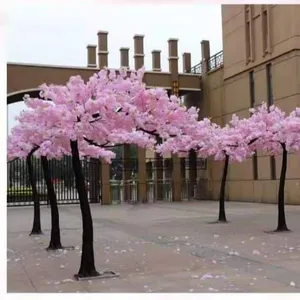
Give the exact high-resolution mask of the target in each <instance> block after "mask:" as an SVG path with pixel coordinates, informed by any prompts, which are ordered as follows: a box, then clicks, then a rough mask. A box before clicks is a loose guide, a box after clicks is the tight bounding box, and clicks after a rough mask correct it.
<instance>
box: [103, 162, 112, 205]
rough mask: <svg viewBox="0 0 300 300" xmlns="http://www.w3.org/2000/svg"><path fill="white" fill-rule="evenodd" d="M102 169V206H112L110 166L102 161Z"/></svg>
mask: <svg viewBox="0 0 300 300" xmlns="http://www.w3.org/2000/svg"><path fill="white" fill-rule="evenodd" d="M101 165H102V167H101V192H102V193H101V204H102V205H109V204H111V197H110V164H108V163H107V162H105V161H104V160H102V164H101Z"/></svg>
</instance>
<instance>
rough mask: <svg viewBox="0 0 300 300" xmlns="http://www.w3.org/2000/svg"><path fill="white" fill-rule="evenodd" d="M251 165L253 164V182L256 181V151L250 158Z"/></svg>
mask: <svg viewBox="0 0 300 300" xmlns="http://www.w3.org/2000/svg"><path fill="white" fill-rule="evenodd" d="M252 164H253V180H258V162H257V152H256V150H255V152H254V154H253V156H252Z"/></svg>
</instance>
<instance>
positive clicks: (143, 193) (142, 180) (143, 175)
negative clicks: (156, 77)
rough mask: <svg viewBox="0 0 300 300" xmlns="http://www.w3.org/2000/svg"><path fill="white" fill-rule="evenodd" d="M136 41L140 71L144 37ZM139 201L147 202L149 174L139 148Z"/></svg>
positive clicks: (139, 37)
mask: <svg viewBox="0 0 300 300" xmlns="http://www.w3.org/2000/svg"><path fill="white" fill-rule="evenodd" d="M133 41H134V56H133V58H134V68H135V70H138V69H140V68H141V67H143V66H144V57H145V55H144V35H141V34H136V35H134V37H133ZM137 156H138V174H137V180H138V201H139V202H146V201H147V186H146V185H147V172H146V149H144V148H140V147H138V154H137Z"/></svg>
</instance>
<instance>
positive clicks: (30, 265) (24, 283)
mask: <svg viewBox="0 0 300 300" xmlns="http://www.w3.org/2000/svg"><path fill="white" fill-rule="evenodd" d="M216 211H217V203H216V202H209V201H203V202H190V203H162V204H140V205H126V204H125V205H115V206H107V207H103V206H99V205H97V204H96V205H93V206H92V214H93V218H94V235H95V260H96V266H97V268H98V270H99V271H100V270H104V269H111V270H114V271H116V272H120V275H121V276H120V278H116V279H105V280H92V281H81V282H78V281H74V280H73V276H72V275H73V274H75V273H76V271H78V267H79V263H80V241H81V229H80V227H81V218H80V211H79V207H78V205H66V206H60V218H61V228H62V242H63V244H64V245H65V246H68V245H74V246H76V249H75V250H73V251H62V252H55V253H48V252H46V251H45V250H44V249H45V247H46V246H47V244H48V241H49V233H50V232H49V228H50V210H49V208H47V207H43V208H42V229H43V231H44V235H42V236H39V237H30V236H29V235H28V233H29V232H30V229H31V223H32V214H33V212H32V208H31V207H27V208H9V209H8V249H7V257H8V259H7V281H8V282H7V290H8V292H38V293H42V292H44V293H48V292H81V293H86V292H161V293H163V292H177V293H178V292H182V293H185V292H195V293H196V292H294V293H295V292H300V221H299V216H300V206H298V207H297V206H289V207H287V221H288V226H289V227H290V229H292V232H290V233H282V234H266V233H264V232H263V230H269V229H275V228H276V219H277V217H276V206H274V205H268V204H250V203H228V204H227V212H228V219H229V220H230V221H231V222H230V223H228V224H208V222H209V221H213V220H215V218H216Z"/></svg>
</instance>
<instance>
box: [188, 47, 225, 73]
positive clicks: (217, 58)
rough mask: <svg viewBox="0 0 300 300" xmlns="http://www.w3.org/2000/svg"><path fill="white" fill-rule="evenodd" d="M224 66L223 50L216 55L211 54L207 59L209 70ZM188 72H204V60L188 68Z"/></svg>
mask: <svg viewBox="0 0 300 300" xmlns="http://www.w3.org/2000/svg"><path fill="white" fill-rule="evenodd" d="M221 66H223V51H220V52H218V53H216V54H215V55H213V56H211V57H210V58H209V60H208V61H207V69H208V71H212V70H215V69H218V68H220V67H221ZM185 72H186V73H191V74H199V75H201V74H202V61H201V62H200V63H199V64H197V65H195V66H193V67H192V68H191V69H189V70H186V71H185Z"/></svg>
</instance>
